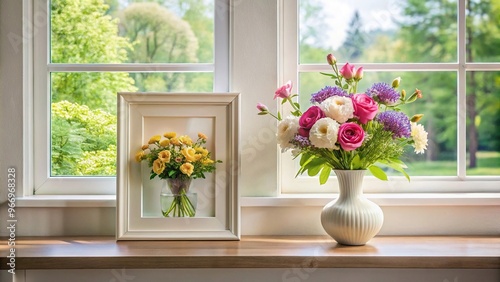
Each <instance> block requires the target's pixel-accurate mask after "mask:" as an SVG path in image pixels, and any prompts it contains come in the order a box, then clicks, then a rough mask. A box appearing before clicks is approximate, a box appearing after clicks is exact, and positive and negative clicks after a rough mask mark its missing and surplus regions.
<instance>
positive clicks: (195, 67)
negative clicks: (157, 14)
mask: <svg viewBox="0 0 500 282" xmlns="http://www.w3.org/2000/svg"><path fill="white" fill-rule="evenodd" d="M47 68H48V71H49V72H161V71H163V72H213V71H214V64H48V65H47Z"/></svg>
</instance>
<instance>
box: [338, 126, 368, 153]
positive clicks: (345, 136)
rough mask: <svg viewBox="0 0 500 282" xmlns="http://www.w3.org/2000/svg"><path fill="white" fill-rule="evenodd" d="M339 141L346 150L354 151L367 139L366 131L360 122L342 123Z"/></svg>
mask: <svg viewBox="0 0 500 282" xmlns="http://www.w3.org/2000/svg"><path fill="white" fill-rule="evenodd" d="M337 138H338V142H339V143H340V147H342V149H344V150H345V151H352V150H355V149H356V148H359V147H360V146H361V144H363V140H364V139H365V132H364V131H363V128H361V126H359V124H357V123H355V122H346V123H343V124H342V125H340V127H339V134H338V137H337Z"/></svg>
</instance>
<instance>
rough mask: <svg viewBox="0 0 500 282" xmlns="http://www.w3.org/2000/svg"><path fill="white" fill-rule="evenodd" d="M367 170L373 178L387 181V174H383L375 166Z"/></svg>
mask: <svg viewBox="0 0 500 282" xmlns="http://www.w3.org/2000/svg"><path fill="white" fill-rule="evenodd" d="M368 170H369V171H370V172H371V174H373V176H375V177H376V178H378V179H380V180H385V181H387V180H388V178H387V174H385V172H384V171H383V170H382V169H381V168H380V167H378V166H376V165H371V166H369V167H368Z"/></svg>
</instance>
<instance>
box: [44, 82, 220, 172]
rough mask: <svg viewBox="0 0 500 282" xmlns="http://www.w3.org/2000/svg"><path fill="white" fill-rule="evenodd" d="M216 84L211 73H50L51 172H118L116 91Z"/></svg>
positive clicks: (205, 88) (178, 89) (194, 88)
mask: <svg viewBox="0 0 500 282" xmlns="http://www.w3.org/2000/svg"><path fill="white" fill-rule="evenodd" d="M212 84H213V74H212V73H130V74H129V73H118V72H79V73H70V72H64V73H51V101H52V105H51V132H50V135H51V175H52V176H85V175H101V176H111V175H115V172H116V119H117V117H116V93H117V92H126V91H176V92H183V91H185V92H198V91H199V92H209V91H212V88H213V86H212Z"/></svg>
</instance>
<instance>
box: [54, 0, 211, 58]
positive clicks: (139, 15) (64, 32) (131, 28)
mask: <svg viewBox="0 0 500 282" xmlns="http://www.w3.org/2000/svg"><path fill="white" fill-rule="evenodd" d="M50 26H51V37H50V38H51V62H52V63H212V62H213V48H214V47H213V45H214V1H213V0H203V1H202V0H200V1H181V0H160V1H137V0H120V1H116V0H106V1H88V0H85V1H80V0H65V1H63V0H52V1H51V25H50Z"/></svg>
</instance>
